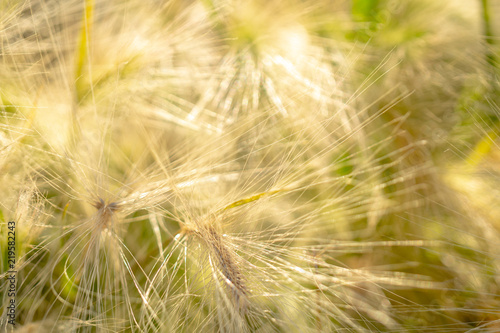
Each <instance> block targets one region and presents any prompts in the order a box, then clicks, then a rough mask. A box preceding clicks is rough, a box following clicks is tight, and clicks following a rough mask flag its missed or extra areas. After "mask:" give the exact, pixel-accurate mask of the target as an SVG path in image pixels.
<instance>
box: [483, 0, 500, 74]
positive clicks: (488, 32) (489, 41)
mask: <svg viewBox="0 0 500 333" xmlns="http://www.w3.org/2000/svg"><path fill="white" fill-rule="evenodd" d="M481 9H482V13H483V30H484V38H485V41H486V45H487V47H488V50H487V51H486V61H487V62H488V63H489V64H490V65H491V66H493V67H495V68H496V63H497V62H496V59H495V55H494V53H493V51H492V50H491V49H492V47H493V45H494V42H493V39H494V38H493V30H492V28H491V17H490V8H489V5H488V0H481Z"/></svg>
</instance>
